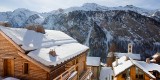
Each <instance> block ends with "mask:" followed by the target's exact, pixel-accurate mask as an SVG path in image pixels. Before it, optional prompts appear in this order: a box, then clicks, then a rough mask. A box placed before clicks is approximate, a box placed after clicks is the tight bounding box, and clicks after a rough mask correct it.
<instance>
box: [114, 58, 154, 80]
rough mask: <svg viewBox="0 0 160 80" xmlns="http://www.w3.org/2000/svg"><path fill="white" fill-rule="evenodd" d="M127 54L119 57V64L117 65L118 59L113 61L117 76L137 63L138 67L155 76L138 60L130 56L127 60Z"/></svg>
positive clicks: (152, 76)
mask: <svg viewBox="0 0 160 80" xmlns="http://www.w3.org/2000/svg"><path fill="white" fill-rule="evenodd" d="M126 58H127V57H126V56H123V57H121V58H120V59H118V65H117V66H116V65H115V64H116V61H114V62H113V63H112V65H113V70H114V75H115V76H117V75H119V74H120V73H122V72H123V71H125V70H127V69H129V68H130V67H131V66H133V65H135V66H136V67H138V68H140V69H141V70H142V71H143V72H145V73H146V74H147V75H149V76H150V77H151V78H155V76H154V75H152V74H151V73H150V72H149V71H148V70H147V69H146V68H145V67H144V66H142V65H140V64H139V63H138V62H137V61H135V60H133V59H132V58H130V57H129V59H128V60H126Z"/></svg>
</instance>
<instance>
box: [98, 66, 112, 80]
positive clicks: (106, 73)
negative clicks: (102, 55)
mask: <svg viewBox="0 0 160 80" xmlns="http://www.w3.org/2000/svg"><path fill="white" fill-rule="evenodd" d="M99 80H113V70H112V67H102V68H101V71H100V77H99Z"/></svg>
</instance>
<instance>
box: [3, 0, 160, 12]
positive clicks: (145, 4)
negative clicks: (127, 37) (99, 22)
mask: <svg viewBox="0 0 160 80" xmlns="http://www.w3.org/2000/svg"><path fill="white" fill-rule="evenodd" d="M84 3H97V4H100V5H103V6H108V7H116V6H125V5H134V6H137V7H141V8H146V9H160V0H0V12H3V11H13V10H15V9H17V8H26V9H30V10H32V11H37V12H49V11H52V10H56V9H58V8H63V9H65V8H69V7H73V6H82V5H83V4H84Z"/></svg>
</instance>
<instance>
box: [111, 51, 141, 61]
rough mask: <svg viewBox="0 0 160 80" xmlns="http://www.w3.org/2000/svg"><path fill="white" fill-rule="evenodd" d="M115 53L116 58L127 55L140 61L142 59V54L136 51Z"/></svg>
mask: <svg viewBox="0 0 160 80" xmlns="http://www.w3.org/2000/svg"><path fill="white" fill-rule="evenodd" d="M114 55H115V57H116V58H121V57H122V56H127V57H130V58H132V59H133V60H138V61H139V60H141V56H140V54H136V53H118V52H115V53H114Z"/></svg>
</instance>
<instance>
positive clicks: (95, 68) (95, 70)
mask: <svg viewBox="0 0 160 80" xmlns="http://www.w3.org/2000/svg"><path fill="white" fill-rule="evenodd" d="M88 67H89V68H91V70H92V73H93V74H92V76H91V79H92V80H98V78H99V72H100V71H99V69H100V67H99V66H88Z"/></svg>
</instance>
